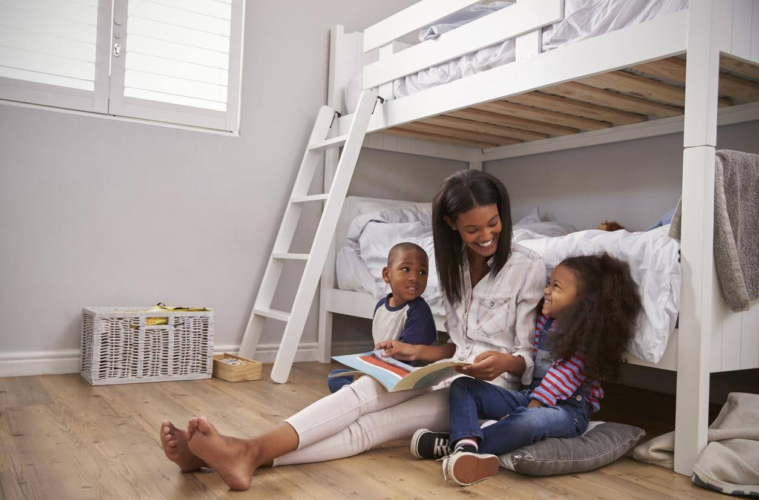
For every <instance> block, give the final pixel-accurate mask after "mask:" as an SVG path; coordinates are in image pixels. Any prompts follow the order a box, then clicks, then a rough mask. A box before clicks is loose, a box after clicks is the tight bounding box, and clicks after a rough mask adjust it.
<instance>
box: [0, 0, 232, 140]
mask: <svg viewBox="0 0 759 500" xmlns="http://www.w3.org/2000/svg"><path fill="white" fill-rule="evenodd" d="M231 5H232V15H231V23H230V48H229V73H228V74H229V79H228V82H227V110H226V111H215V110H209V109H203V108H194V107H192V106H184V105H179V104H172V103H163V102H158V101H150V100H146V99H139V98H135V97H126V96H124V77H125V72H126V71H125V69H126V57H127V54H128V45H129V42H128V39H127V11H128V6H129V0H98V16H97V18H98V21H97V23H98V24H97V41H96V56H95V81H94V91H92V92H90V91H87V90H81V89H72V88H67V87H62V86H58V85H53V84H44V83H38V82H31V81H25V80H18V79H14V78H7V77H0V100H6V101H17V102H22V103H28V104H33V105H41V106H48V107H54V108H63V109H67V110H74V111H83V112H86V113H93V114H100V115H107V116H114V117H121V118H127V119H137V120H147V121H150V122H158V123H162V124H166V125H175V126H180V127H184V126H189V127H198V128H206V129H211V130H214V131H221V132H227V133H233V134H237V133H238V132H239V124H240V91H241V81H242V55H243V43H244V30H243V26H244V22H245V0H231ZM117 22H118V24H116V23H117ZM117 33H119V35H120V38H118V39H117V38H116V34H117ZM115 43H119V44H121V54H120V55H119V56H118V57H115V56H113V55H112V51H113V47H114V44H115Z"/></svg>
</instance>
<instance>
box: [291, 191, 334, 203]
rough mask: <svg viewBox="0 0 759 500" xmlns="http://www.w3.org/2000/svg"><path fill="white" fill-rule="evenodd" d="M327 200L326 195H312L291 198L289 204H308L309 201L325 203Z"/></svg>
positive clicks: (327, 195)
mask: <svg viewBox="0 0 759 500" xmlns="http://www.w3.org/2000/svg"><path fill="white" fill-rule="evenodd" d="M327 198H329V194H328V193H324V194H312V195H308V196H293V197H292V198H290V203H308V202H310V201H325V200H326V199H327Z"/></svg>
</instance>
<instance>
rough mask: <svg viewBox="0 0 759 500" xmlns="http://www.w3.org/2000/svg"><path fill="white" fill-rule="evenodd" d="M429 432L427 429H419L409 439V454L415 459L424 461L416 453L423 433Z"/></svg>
mask: <svg viewBox="0 0 759 500" xmlns="http://www.w3.org/2000/svg"><path fill="white" fill-rule="evenodd" d="M426 432H430V430H429V429H419V430H418V431H416V432H415V433H414V435H413V436H412V437H411V454H412V455H414V456H415V457H416V458H419V459H421V460H425V458H424V457H422V456H420V455H419V453H418V452H417V451H416V450H417V448H418V445H419V440H420V439H421V438H422V435H424V433H426Z"/></svg>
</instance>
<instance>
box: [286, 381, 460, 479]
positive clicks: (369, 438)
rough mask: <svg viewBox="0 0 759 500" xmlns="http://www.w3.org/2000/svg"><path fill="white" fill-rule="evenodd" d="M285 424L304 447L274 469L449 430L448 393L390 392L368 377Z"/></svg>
mask: <svg viewBox="0 0 759 500" xmlns="http://www.w3.org/2000/svg"><path fill="white" fill-rule="evenodd" d="M285 422H287V423H288V424H290V425H291V426H292V427H293V428H294V429H295V431H296V432H297V433H298V438H299V440H300V441H299V443H298V449H297V450H295V451H293V452H291V453H288V454H286V455H283V456H281V457H279V458H277V459H275V460H274V466H275V467H276V466H279V465H290V464H304V463H311V462H323V461H326V460H335V459H338V458H345V457H351V456H353V455H358V454H359V453H362V452H364V451H366V450H369V449H371V448H373V447H375V446H377V445H379V444H382V443H385V442H388V441H392V440H395V439H402V438H410V437H411V436H412V435H413V434H414V431H416V430H417V429H420V428H427V429H431V430H434V431H446V430H448V388H447V387H446V388H442V389H437V390H430V389H414V390H410V391H400V392H387V390H386V389H385V388H384V387H383V386H382V385H381V384H380V383H379V382H377V381H376V380H374V379H373V378H371V377H368V376H364V377H360V378H359V379H358V380H356V381H355V382H353V383H352V384H351V385H348V386H345V387H343V388H342V389H340V390H339V391H337V392H336V393H334V394H331V395H329V396H326V397H324V398H322V399H320V400H319V401H317V402H315V403H314V404H312V405H310V406H308V407H306V408H305V409H303V410H301V411H299V412H298V413H296V414H295V415H293V416H292V417H290V418H288V419H286V420H285Z"/></svg>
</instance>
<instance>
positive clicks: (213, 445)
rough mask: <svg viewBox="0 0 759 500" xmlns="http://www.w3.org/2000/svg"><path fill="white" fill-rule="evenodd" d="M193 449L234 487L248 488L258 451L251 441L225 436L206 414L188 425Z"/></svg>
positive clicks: (190, 443)
mask: <svg viewBox="0 0 759 500" xmlns="http://www.w3.org/2000/svg"><path fill="white" fill-rule="evenodd" d="M187 432H188V438H189V441H188V444H189V447H190V451H192V453H194V454H195V455H197V456H198V457H199V458H201V459H203V460H204V461H205V463H207V464H208V466H209V467H211V468H213V470H215V471H216V472H217V473H218V474H219V476H220V477H221V479H222V480H223V481H224V482H225V483H227V486H229V487H230V488H232V489H233V490H247V489H248V488H249V487H250V483H251V481H252V479H253V472H255V470H256V467H257V460H258V456H259V454H258V453H257V450H256V448H255V447H254V446H252V445H251V442H250V441H245V440H242V439H238V438H234V437H230V436H222V435H221V434H219V432H218V431H217V430H216V427H214V426H213V425H212V424H211V422H209V421H208V419H207V418H206V417H197V418H193V419H191V420H190V422H189V423H188V426H187Z"/></svg>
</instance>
